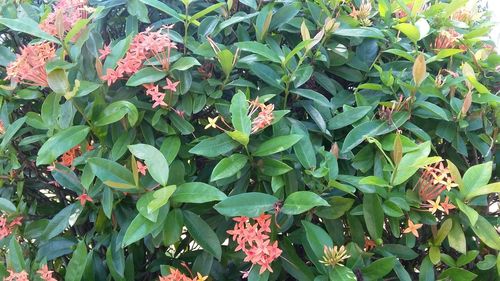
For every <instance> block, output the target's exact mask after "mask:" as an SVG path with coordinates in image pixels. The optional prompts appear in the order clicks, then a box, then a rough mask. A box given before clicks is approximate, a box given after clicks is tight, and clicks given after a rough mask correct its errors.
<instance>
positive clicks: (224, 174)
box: [210, 154, 248, 181]
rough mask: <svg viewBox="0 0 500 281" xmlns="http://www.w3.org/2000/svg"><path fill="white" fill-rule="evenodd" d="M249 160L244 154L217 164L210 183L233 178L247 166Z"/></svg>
mask: <svg viewBox="0 0 500 281" xmlns="http://www.w3.org/2000/svg"><path fill="white" fill-rule="evenodd" d="M247 161H248V158H247V157H246V156H245V155H243V154H233V155H231V156H229V157H227V158H224V159H222V160H221V161H219V163H217V165H216V166H215V168H214V170H213V171H212V175H211V176H210V181H217V180H220V179H225V178H228V177H231V176H233V175H235V174H236V173H238V172H239V171H240V170H241V169H242V168H243V167H245V165H246V164H247Z"/></svg>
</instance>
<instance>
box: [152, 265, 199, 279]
mask: <svg viewBox="0 0 500 281" xmlns="http://www.w3.org/2000/svg"><path fill="white" fill-rule="evenodd" d="M188 270H189V268H188ZM207 278H208V276H202V275H201V274H200V273H198V274H197V275H196V277H194V278H190V277H188V276H186V275H185V274H183V273H182V272H180V270H178V269H176V268H173V267H171V268H170V274H169V275H167V276H160V281H205V280H207Z"/></svg>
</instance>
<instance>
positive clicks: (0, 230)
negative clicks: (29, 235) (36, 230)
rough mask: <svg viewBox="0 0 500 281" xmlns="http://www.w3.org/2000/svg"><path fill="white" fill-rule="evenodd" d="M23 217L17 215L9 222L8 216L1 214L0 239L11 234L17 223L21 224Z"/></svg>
mask: <svg viewBox="0 0 500 281" xmlns="http://www.w3.org/2000/svg"><path fill="white" fill-rule="evenodd" d="M22 219H23V217H17V218H15V219H13V220H12V221H11V222H10V223H7V218H6V217H5V216H3V215H2V216H0V239H4V238H5V237H7V236H9V235H10V234H11V233H12V230H13V229H14V227H15V226H16V225H19V226H21V221H22Z"/></svg>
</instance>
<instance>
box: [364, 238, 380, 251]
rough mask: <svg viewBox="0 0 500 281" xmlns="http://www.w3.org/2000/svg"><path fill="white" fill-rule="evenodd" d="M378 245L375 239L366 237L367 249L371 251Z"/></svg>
mask: <svg viewBox="0 0 500 281" xmlns="http://www.w3.org/2000/svg"><path fill="white" fill-rule="evenodd" d="M375 247H377V244H375V241H373V240H371V239H369V238H365V251H367V252H369V251H371V250H373V249H375Z"/></svg>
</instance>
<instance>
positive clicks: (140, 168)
mask: <svg viewBox="0 0 500 281" xmlns="http://www.w3.org/2000/svg"><path fill="white" fill-rule="evenodd" d="M147 169H148V167H147V166H146V165H144V164H142V162H141V161H137V171H138V172H139V173H141V175H143V176H145V175H146V170H147Z"/></svg>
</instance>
